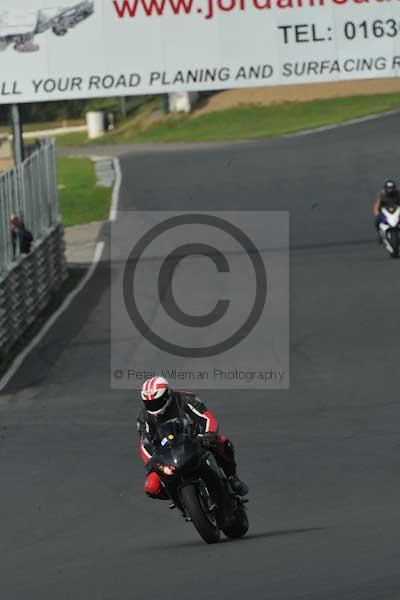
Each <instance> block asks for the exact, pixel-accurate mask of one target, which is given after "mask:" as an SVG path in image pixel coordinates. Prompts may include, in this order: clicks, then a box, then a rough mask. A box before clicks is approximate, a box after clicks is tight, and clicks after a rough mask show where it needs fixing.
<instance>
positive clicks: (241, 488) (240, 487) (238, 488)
mask: <svg viewBox="0 0 400 600" xmlns="http://www.w3.org/2000/svg"><path fill="white" fill-rule="evenodd" d="M228 479H229V483H230V484H231V488H232V489H233V491H234V492H235V494H237V495H238V496H245V495H246V494H248V493H249V488H248V486H247V485H246V484H245V483H244V481H242V480H241V479H239V477H238V476H237V475H236V473H235V474H234V475H231V476H230V477H229V478H228Z"/></svg>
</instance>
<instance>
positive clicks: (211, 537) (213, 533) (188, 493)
mask: <svg viewBox="0 0 400 600" xmlns="http://www.w3.org/2000/svg"><path fill="white" fill-rule="evenodd" d="M181 497H182V502H183V505H184V507H185V509H186V512H187V514H188V515H189V517H190V518H191V519H192V523H193V525H194V526H195V528H196V529H197V531H198V532H199V534H200V536H201V537H202V538H203V540H204V541H205V542H206V543H207V544H215V543H217V542H219V540H220V537H221V532H220V530H219V527H218V526H217V524H216V523H215V522H213V519H210V518H209V517H208V516H207V514H206V513H205V512H204V509H203V507H202V504H201V502H200V499H199V492H198V490H197V488H196V486H194V485H187V486H185V487H184V488H182V490H181Z"/></svg>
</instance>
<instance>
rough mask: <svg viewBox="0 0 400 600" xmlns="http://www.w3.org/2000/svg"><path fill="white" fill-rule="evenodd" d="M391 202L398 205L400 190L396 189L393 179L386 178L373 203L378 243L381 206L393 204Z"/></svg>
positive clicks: (399, 203) (385, 206) (380, 240)
mask: <svg viewBox="0 0 400 600" xmlns="http://www.w3.org/2000/svg"><path fill="white" fill-rule="evenodd" d="M393 204H395V205H397V206H400V190H398V188H397V185H396V182H395V181H393V179H387V180H386V181H385V183H384V184H383V189H382V191H380V192H379V194H378V195H377V196H376V198H375V200H374V204H373V213H374V217H375V227H376V230H377V232H378V241H379V243H382V239H381V236H380V235H379V223H380V222H381V212H382V208H387V207H389V206H393Z"/></svg>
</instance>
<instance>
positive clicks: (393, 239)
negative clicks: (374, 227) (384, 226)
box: [389, 229, 400, 258]
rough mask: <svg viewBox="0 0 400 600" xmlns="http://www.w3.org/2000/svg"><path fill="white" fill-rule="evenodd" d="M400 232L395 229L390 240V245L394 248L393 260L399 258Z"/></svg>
mask: <svg viewBox="0 0 400 600" xmlns="http://www.w3.org/2000/svg"><path fill="white" fill-rule="evenodd" d="M399 243H400V240H399V232H398V230H397V229H393V230H392V231H391V232H390V240H389V244H390V245H391V247H392V250H393V252H392V254H391V255H390V256H391V257H392V258H399Z"/></svg>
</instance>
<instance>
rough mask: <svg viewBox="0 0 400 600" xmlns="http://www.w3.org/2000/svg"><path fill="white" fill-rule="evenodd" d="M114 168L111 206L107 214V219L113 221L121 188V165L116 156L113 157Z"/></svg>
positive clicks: (115, 216)
mask: <svg viewBox="0 0 400 600" xmlns="http://www.w3.org/2000/svg"><path fill="white" fill-rule="evenodd" d="M114 170H115V183H114V189H113V194H112V201H111V208H110V213H109V215H108V220H109V221H115V220H116V218H117V213H118V202H119V193H120V190H121V183H122V172H121V165H120V162H119V159H118V158H114Z"/></svg>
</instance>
